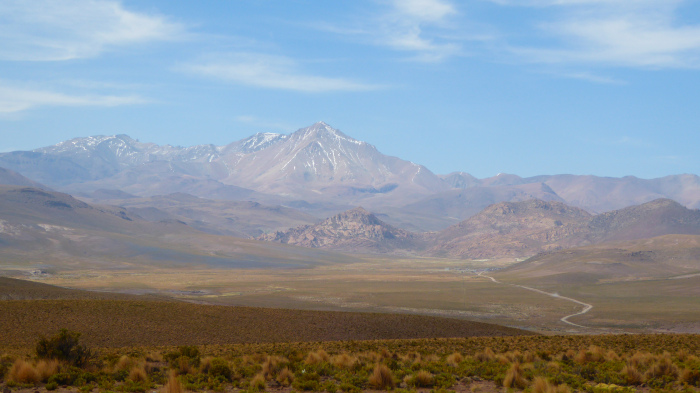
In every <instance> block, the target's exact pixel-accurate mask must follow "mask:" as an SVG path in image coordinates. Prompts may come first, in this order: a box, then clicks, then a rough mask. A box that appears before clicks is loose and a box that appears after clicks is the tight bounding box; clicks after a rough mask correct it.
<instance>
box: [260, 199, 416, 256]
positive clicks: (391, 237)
mask: <svg viewBox="0 0 700 393" xmlns="http://www.w3.org/2000/svg"><path fill="white" fill-rule="evenodd" d="M258 240H265V241H272V242H278V243H285V244H293V245H297V246H303V247H313V248H325V249H333V250H339V251H348V252H359V253H363V252H367V253H385V252H399V251H401V252H411V251H415V250H419V249H422V248H424V247H425V245H426V240H425V238H424V236H423V235H420V234H415V233H412V232H408V231H405V230H402V229H398V228H394V227H392V226H391V225H389V224H386V223H385V222H383V221H381V220H380V219H378V218H377V217H376V216H375V215H374V214H372V213H370V212H368V211H367V210H365V209H363V208H361V207H357V208H355V209H352V210H348V211H346V212H343V213H340V214H337V215H335V216H333V217H330V218H328V219H326V220H324V221H323V222H321V223H318V224H315V225H306V226H301V227H298V228H292V229H289V230H286V231H277V232H274V233H269V234H265V235H262V236H260V237H258Z"/></svg>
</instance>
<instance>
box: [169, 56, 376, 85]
mask: <svg viewBox="0 0 700 393" xmlns="http://www.w3.org/2000/svg"><path fill="white" fill-rule="evenodd" d="M177 69H179V70H181V71H184V72H188V73H192V74H197V75H201V76H206V77H211V78H216V79H220V80H223V81H227V82H231V83H236V84H241V85H248V86H256V87H263V88H268V89H279V90H294V91H301V92H309V93H324V92H332V91H368V90H377V89H381V88H383V87H382V86H379V85H371V84H366V83H361V82H355V81H352V80H349V79H345V78H334V77H326V76H317V75H311V74H308V73H306V72H304V71H303V70H301V67H300V65H299V63H298V62H297V61H295V60H293V59H291V58H288V57H284V56H275V55H267V54H259V53H236V54H226V55H217V56H209V57H208V58H206V59H204V60H201V61H199V62H194V63H191V64H185V65H181V66H179V67H177Z"/></svg>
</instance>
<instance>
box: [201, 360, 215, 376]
mask: <svg viewBox="0 0 700 393" xmlns="http://www.w3.org/2000/svg"><path fill="white" fill-rule="evenodd" d="M213 359H214V358H213V357H211V356H207V357H205V358H203V359H202V360H201V361H200V362H199V372H200V373H202V374H208V373H209V369H211V361H212V360H213Z"/></svg>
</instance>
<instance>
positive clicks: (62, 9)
mask: <svg viewBox="0 0 700 393" xmlns="http://www.w3.org/2000/svg"><path fill="white" fill-rule="evenodd" d="M183 34H184V29H183V27H182V26H181V25H180V24H178V23H174V22H172V21H170V20H168V19H167V18H165V17H163V16H159V15H149V14H145V13H137V12H132V11H129V10H127V9H125V8H124V7H123V6H122V5H121V4H120V3H119V2H115V1H102V0H32V1H24V0H3V1H2V2H0V59H5V60H26V61H60V60H69V59H78V58H88V57H94V56H97V55H99V54H100V53H102V52H104V51H105V50H107V49H109V48H111V47H116V46H122V45H130V44H139V43H146V42H152V41H163V40H172V39H176V38H178V37H180V36H182V35H183Z"/></svg>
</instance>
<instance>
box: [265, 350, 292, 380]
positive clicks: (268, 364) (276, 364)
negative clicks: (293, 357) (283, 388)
mask: <svg viewBox="0 0 700 393" xmlns="http://www.w3.org/2000/svg"><path fill="white" fill-rule="evenodd" d="M285 363H287V359H285V358H283V357H280V356H268V357H266V358H265V361H264V362H263V364H262V375H263V377H265V379H266V380H271V379H274V378H275V377H276V376H277V374H278V373H279V372H280V370H281V368H282V365H283V364H285Z"/></svg>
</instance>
